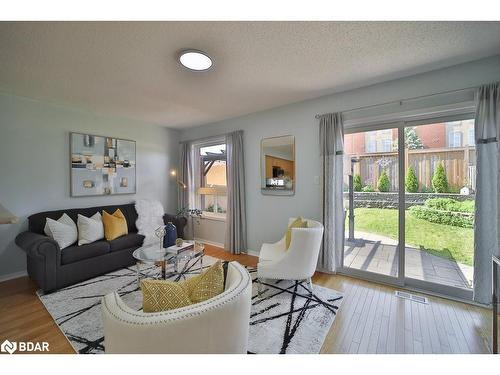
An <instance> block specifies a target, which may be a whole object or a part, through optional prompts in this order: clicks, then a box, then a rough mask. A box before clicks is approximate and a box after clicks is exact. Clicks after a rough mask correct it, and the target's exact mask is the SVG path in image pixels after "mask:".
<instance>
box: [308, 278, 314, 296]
mask: <svg viewBox="0 0 500 375" xmlns="http://www.w3.org/2000/svg"><path fill="white" fill-rule="evenodd" d="M307 285H308V286H309V292H310V293H311V294H313V282H312V280H311V278H308V279H307Z"/></svg>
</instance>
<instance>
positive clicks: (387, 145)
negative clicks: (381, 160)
mask: <svg viewBox="0 0 500 375" xmlns="http://www.w3.org/2000/svg"><path fill="white" fill-rule="evenodd" d="M390 151H392V140H391V139H383V140H382V152H390Z"/></svg>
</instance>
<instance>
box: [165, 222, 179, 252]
mask: <svg viewBox="0 0 500 375" xmlns="http://www.w3.org/2000/svg"><path fill="white" fill-rule="evenodd" d="M176 239H177V228H176V227H175V225H174V223H172V222H171V221H169V222H168V223H167V225H165V236H164V237H163V247H164V248H167V247H170V246H172V245H175V240H176Z"/></svg>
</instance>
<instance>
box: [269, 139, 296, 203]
mask: <svg viewBox="0 0 500 375" xmlns="http://www.w3.org/2000/svg"><path fill="white" fill-rule="evenodd" d="M261 191H262V193H264V194H274V195H291V194H293V193H294V191H295V137H293V136H291V135H287V136H282V137H273V138H264V139H263V140H262V144H261Z"/></svg>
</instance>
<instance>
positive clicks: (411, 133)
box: [405, 128, 424, 150]
mask: <svg viewBox="0 0 500 375" xmlns="http://www.w3.org/2000/svg"><path fill="white" fill-rule="evenodd" d="M405 145H406V147H407V148H408V149H409V150H416V149H419V148H424V145H423V144H422V141H421V140H420V138H419V136H418V134H417V132H416V131H415V129H414V128H405Z"/></svg>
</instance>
